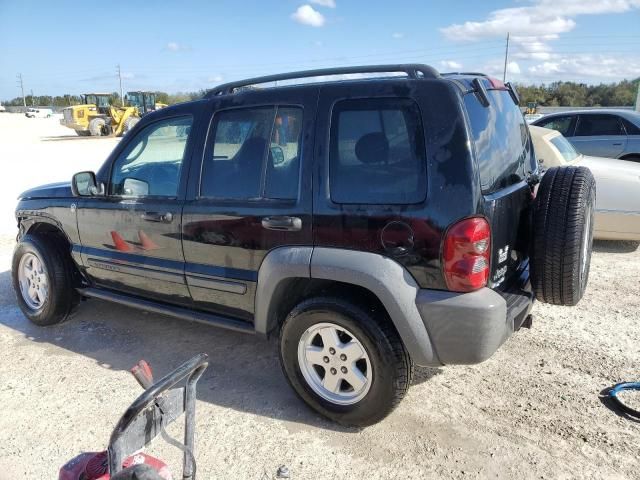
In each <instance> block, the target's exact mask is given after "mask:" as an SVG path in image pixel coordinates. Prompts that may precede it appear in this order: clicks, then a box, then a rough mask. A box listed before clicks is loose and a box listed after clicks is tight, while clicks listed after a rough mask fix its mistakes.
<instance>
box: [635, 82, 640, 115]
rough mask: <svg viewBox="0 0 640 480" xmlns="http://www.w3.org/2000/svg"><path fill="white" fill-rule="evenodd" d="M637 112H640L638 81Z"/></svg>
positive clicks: (639, 85) (639, 84) (639, 87)
mask: <svg viewBox="0 0 640 480" xmlns="http://www.w3.org/2000/svg"><path fill="white" fill-rule="evenodd" d="M636 112H640V83H638V96H637V97H636Z"/></svg>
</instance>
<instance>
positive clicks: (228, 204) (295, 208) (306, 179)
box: [183, 87, 318, 321]
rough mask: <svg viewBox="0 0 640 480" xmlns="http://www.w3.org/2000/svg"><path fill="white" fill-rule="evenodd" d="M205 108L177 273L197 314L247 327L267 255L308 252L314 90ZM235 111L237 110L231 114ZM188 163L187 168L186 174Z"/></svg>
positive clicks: (265, 94)
mask: <svg viewBox="0 0 640 480" xmlns="http://www.w3.org/2000/svg"><path fill="white" fill-rule="evenodd" d="M238 95H242V96H243V98H242V102H237V101H236V99H235V98H234V95H230V96H227V97H226V98H225V97H223V98H221V99H218V100H214V101H213V102H212V107H211V123H210V127H209V133H208V135H207V144H206V145H205V149H204V154H203V159H202V165H200V166H199V168H194V169H192V176H193V177H194V178H196V179H198V178H199V182H197V183H196V182H193V183H192V182H190V186H192V185H195V188H194V191H193V192H191V194H189V195H188V196H187V201H186V203H185V207H184V213H183V245H184V252H185V262H186V263H185V273H186V279H187V283H188V285H189V290H190V292H191V295H192V297H193V300H194V303H195V305H196V307H197V308H201V309H205V310H210V311H213V312H216V313H220V314H225V315H231V316H234V317H236V318H241V319H245V320H248V321H251V320H252V318H253V313H254V296H255V288H256V282H257V279H258V270H259V268H260V264H261V263H262V260H263V259H264V257H265V255H266V254H267V252H268V251H269V250H271V249H273V248H276V247H280V246H284V245H311V240H312V238H311V168H310V165H309V163H310V161H311V160H312V158H313V143H314V125H315V108H316V102H317V95H318V92H317V90H316V89H309V88H308V87H306V88H304V89H297V88H291V89H290V90H289V91H288V92H287V94H286V95H283V94H282V93H280V92H279V93H278V96H277V98H278V101H277V102H274V101H273V99H272V96H273V95H272V94H271V93H270V92H269V89H265V90H264V91H246V92H242V93H239V94H238ZM238 104H241V105H242V106H237V105H238ZM195 166H196V163H195V162H194V167H195Z"/></svg>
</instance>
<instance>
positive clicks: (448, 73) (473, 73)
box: [441, 72, 489, 77]
mask: <svg viewBox="0 0 640 480" xmlns="http://www.w3.org/2000/svg"><path fill="white" fill-rule="evenodd" d="M441 75H443V76H446V75H473V76H476V77H488V76H489V75H487V74H486V73H482V72H447V73H441Z"/></svg>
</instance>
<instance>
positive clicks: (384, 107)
mask: <svg viewBox="0 0 640 480" xmlns="http://www.w3.org/2000/svg"><path fill="white" fill-rule="evenodd" d="M329 184H330V194H331V200H332V201H333V202H335V203H347V204H348V203H352V204H383V205H384V204H414V203H420V202H422V201H423V200H424V199H425V197H426V188H427V174H426V153H425V145H424V131H423V128H422V120H421V116H420V110H419V108H418V105H417V104H416V103H415V102H414V101H413V100H410V99H386V98H378V99H376V98H370V99H358V100H343V101H341V102H338V103H336V105H335V106H334V108H333V112H332V117H331V135H330V146H329Z"/></svg>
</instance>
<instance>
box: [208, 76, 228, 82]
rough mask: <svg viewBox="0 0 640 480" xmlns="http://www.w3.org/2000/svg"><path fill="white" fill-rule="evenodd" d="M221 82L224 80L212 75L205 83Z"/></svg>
mask: <svg viewBox="0 0 640 480" xmlns="http://www.w3.org/2000/svg"><path fill="white" fill-rule="evenodd" d="M222 80H224V78H223V77H222V75H212V76H210V77H207V82H208V83H220V82H222Z"/></svg>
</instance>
